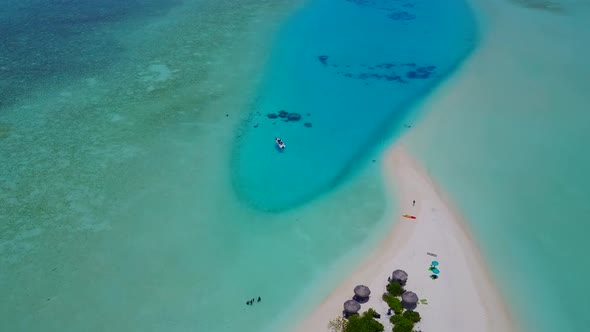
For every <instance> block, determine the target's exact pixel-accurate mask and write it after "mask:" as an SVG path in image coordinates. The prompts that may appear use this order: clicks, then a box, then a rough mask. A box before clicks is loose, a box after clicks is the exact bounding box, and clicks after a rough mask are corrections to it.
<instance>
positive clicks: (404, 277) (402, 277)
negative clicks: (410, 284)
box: [391, 270, 408, 286]
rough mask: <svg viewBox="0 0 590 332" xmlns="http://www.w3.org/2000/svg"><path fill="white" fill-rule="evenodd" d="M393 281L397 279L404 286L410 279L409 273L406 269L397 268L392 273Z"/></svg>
mask: <svg viewBox="0 0 590 332" xmlns="http://www.w3.org/2000/svg"><path fill="white" fill-rule="evenodd" d="M391 281H397V282H398V283H399V284H400V285H402V286H404V285H405V284H406V282H407V281H408V274H407V273H406V271H404V270H395V271H393V273H392V274H391Z"/></svg>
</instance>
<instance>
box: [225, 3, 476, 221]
mask: <svg viewBox="0 0 590 332" xmlns="http://www.w3.org/2000/svg"><path fill="white" fill-rule="evenodd" d="M474 25H475V23H474V21H473V19H472V16H471V13H470V12H469V8H468V7H467V6H466V5H465V4H464V3H463V2H461V1H446V2H444V3H443V2H434V3H432V2H427V1H360V0H358V1H328V0H317V1H312V2H310V4H309V5H308V6H307V7H306V8H305V9H304V10H302V11H301V12H299V13H298V14H297V15H295V16H294V17H293V18H291V20H290V21H289V22H288V23H287V24H286V26H285V27H284V28H283V30H282V31H281V33H280V34H279V36H278V37H277V41H276V43H275V45H274V47H273V50H272V53H271V54H272V57H271V61H270V63H269V65H268V66H267V68H266V71H265V77H264V83H263V86H262V87H261V88H260V90H259V92H258V94H257V96H256V99H255V100H254V101H253V102H252V106H251V108H252V110H251V112H252V113H251V116H250V118H249V119H248V120H247V122H246V123H245V124H244V134H243V135H242V136H241V137H240V138H239V139H238V142H237V144H236V146H235V150H236V152H235V154H236V157H235V159H236V163H235V179H234V183H235V187H236V189H237V191H238V192H239V194H240V196H241V197H242V198H243V199H245V200H246V201H247V202H248V203H249V204H253V205H255V206H257V207H259V208H262V209H268V210H280V209H286V208H290V207H293V206H295V205H297V204H301V203H304V202H305V201H306V200H309V199H311V198H313V197H314V196H316V195H318V194H319V193H321V192H324V191H326V190H328V189H330V188H331V187H333V186H334V185H336V184H337V183H338V182H339V181H340V180H341V179H342V178H343V176H344V175H345V174H347V172H349V171H351V170H352V169H354V168H355V167H356V166H358V165H359V163H362V161H363V160H364V158H363V157H364V155H365V153H366V152H367V151H368V150H370V149H371V147H372V146H374V144H376V143H377V142H378V140H379V138H380V137H381V134H383V133H384V132H386V131H387V130H388V129H390V127H389V126H390V125H392V124H395V125H398V126H399V124H400V123H399V121H402V120H403V116H404V112H405V110H406V109H407V107H406V106H407V103H409V102H411V101H412V100H413V99H414V98H418V97H419V96H420V95H421V94H424V93H426V92H427V91H428V88H429V87H432V86H433V85H434V84H435V83H436V82H438V81H440V80H441V79H442V78H443V77H444V76H445V75H446V74H448V73H449V71H450V70H451V69H452V68H454V66H456V65H457V63H459V62H460V61H461V59H462V58H463V57H464V56H465V55H466V54H467V53H468V52H469V51H470V50H471V48H472V47H473V46H474V43H475V38H476V36H475V26H474ZM280 110H285V112H289V113H291V112H294V113H298V114H300V115H301V117H302V118H301V120H299V121H288V122H286V121H285V118H280V117H279V118H276V119H270V118H268V116H267V114H269V113H274V114H276V113H278V112H279V111H280ZM304 123H310V124H311V127H306V126H305V125H304ZM275 137H280V138H282V139H283V140H284V141H285V143H286V145H287V148H286V149H285V150H284V151H282V152H281V151H278V150H276V149H275V148H274V147H275V142H274V138H275Z"/></svg>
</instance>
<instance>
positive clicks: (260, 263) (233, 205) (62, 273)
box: [0, 0, 474, 331]
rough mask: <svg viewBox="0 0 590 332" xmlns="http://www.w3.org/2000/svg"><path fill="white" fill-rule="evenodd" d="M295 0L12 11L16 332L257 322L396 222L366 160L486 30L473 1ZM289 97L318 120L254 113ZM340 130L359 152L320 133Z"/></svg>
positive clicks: (9, 67) (11, 297)
mask: <svg viewBox="0 0 590 332" xmlns="http://www.w3.org/2000/svg"><path fill="white" fill-rule="evenodd" d="M404 4H413V5H414V7H411V6H410V7H403V8H407V10H406V9H404V11H406V12H408V13H410V12H411V13H413V14H412V15H415V17H413V19H409V18H412V16H408V15H402V14H400V13H399V11H397V8H399V7H400V6H403V5H404ZM298 5H299V4H298V3H296V2H294V1H291V0H283V1H278V0H277V1H272V2H268V1H260V0H242V1H240V2H239V5H238V4H237V3H236V2H235V1H233V0H231V1H230V0H228V1H221V0H215V1H182V2H169V1H149V0H145V1H132V2H115V1H112V2H108V3H104V2H101V3H100V4H97V3H92V2H89V1H63V2H55V1H51V2H49V1H24V2H23V1H19V2H17V1H12V2H7V3H5V5H3V7H2V12H0V24H1V27H2V31H3V32H4V31H10V33H6V34H4V33H3V34H2V35H1V36H0V38H1V39H0V42H1V44H2V47H0V70H1V72H2V75H1V76H0V96H1V97H2V98H1V99H0V100H1V103H2V104H0V160H1V162H2V167H0V298H2V299H8V300H5V301H0V321H2V327H3V328H5V329H6V330H9V331H81V330H84V331H104V330H109V331H119V330H120V331H130V330H137V331H161V330H166V331H194V330H197V331H229V330H237V329H240V330H242V331H260V330H264V329H268V328H270V326H271V325H272V324H274V321H275V320H276V319H278V318H280V317H286V319H289V318H293V317H294V316H295V314H293V312H292V311H290V310H292V308H293V306H294V305H295V304H296V303H303V304H305V305H309V304H313V303H317V301H318V300H319V299H320V296H321V295H322V294H325V293H326V292H329V289H328V288H322V290H321V291H319V292H316V293H313V294H311V293H308V292H307V290H309V289H317V287H318V285H330V284H331V282H332V281H334V280H335V279H327V278H328V275H330V276H331V277H334V274H335V273H336V272H335V270H332V269H336V270H337V268H338V267H342V266H341V265H338V264H337V263H335V262H342V261H343V260H346V259H350V257H353V256H351V255H352V254H351V252H354V251H355V249H358V248H367V247H368V246H369V245H370V242H369V241H370V240H371V239H372V238H374V237H375V236H376V234H378V230H379V229H381V227H382V226H383V223H382V222H380V221H381V217H382V216H383V215H384V213H385V211H386V210H387V204H386V202H385V198H384V193H383V188H382V187H381V179H380V176H379V172H378V171H379V165H378V163H375V164H373V163H370V162H367V161H369V160H370V157H369V158H367V157H368V156H369V155H370V153H369V152H368V151H370V149H371V148H372V147H374V146H375V144H378V143H379V139H378V137H380V136H382V135H385V134H387V132H386V131H387V128H390V127H396V126H402V124H401V123H397V119H399V118H402V117H403V115H404V111H403V105H405V104H406V103H408V102H412V101H415V100H418V98H420V97H421V93H423V92H426V91H427V90H428V89H429V88H430V87H432V86H433V84H435V83H436V82H438V80H440V79H441V78H442V77H444V75H445V74H446V73H447V72H448V71H449V69H450V68H453V66H454V65H456V64H457V63H458V62H459V61H460V60H461V58H462V57H464V56H466V54H467V52H468V51H469V50H470V48H471V47H472V46H473V43H474V38H473V32H474V31H473V30H472V29H473V26H472V24H473V22H472V18H471V16H470V14H469V12H468V10H467V8H466V7H465V6H464V4H463V3H462V2H459V1H453V2H450V3H446V4H445V5H444V6H443V5H438V4H435V5H432V4H430V5H427V2H424V1H415V2H399V1H381V2H348V1H341V2H328V1H323V0H317V1H310V2H309V3H308V4H307V5H306V6H305V7H303V9H302V10H301V11H296V9H297V8H298ZM293 13H294V14H293ZM335 13H337V15H335ZM396 13H397V14H396ZM392 14H394V15H393V18H396V19H395V20H393V19H390V18H388V15H392ZM443 14H444V15H443ZM353 23H354V24H353ZM466 28H467V30H465V29H466ZM340 30H342V31H345V32H346V33H340V32H339V31H340ZM316 36H317V38H316ZM322 36H323V37H322ZM320 37H321V38H320ZM451 46H453V47H451ZM363 47H365V48H367V51H363V49H362V48H363ZM431 47H433V48H431ZM414 48H415V49H416V51H415V52H414V51H411V50H412V49H414ZM432 49H436V50H437V51H436V52H433V51H432ZM269 54H270V56H269ZM321 55H327V56H329V58H328V59H327V61H326V65H325V66H324V65H323V64H322V62H320V61H319V60H320V59H319V58H318V56H321ZM411 62H413V63H416V64H417V65H419V66H430V65H432V66H436V69H435V70H434V71H433V72H432V75H431V76H430V77H429V78H427V79H412V80H410V79H408V82H407V83H402V82H398V81H387V80H386V79H385V80H384V79H381V80H379V79H373V78H376V77H374V76H371V77H372V78H370V79H365V80H363V79H358V78H352V77H347V74H350V76H354V77H357V76H358V75H361V74H365V73H370V72H371V70H373V71H374V72H378V73H379V75H385V74H387V75H393V74H392V72H388V71H387V70H385V69H383V67H381V68H380V69H379V70H376V69H369V68H368V67H366V66H370V65H373V66H375V67H376V66H377V65H379V64H388V65H391V66H394V67H395V68H396V69H395V72H396V73H398V72H399V76H400V77H403V76H404V75H406V74H407V72H408V71H409V69H408V70H406V69H405V68H406V67H405V66H402V65H401V64H403V63H411ZM363 64H365V65H366V66H362V65H363ZM333 65H338V67H334V66H333ZM347 65H348V66H350V67H346V66H347ZM342 67H344V68H348V69H347V72H340V73H339V70H340V69H341V68H342ZM402 67H403V68H404V69H399V68H402ZM410 67H411V66H407V68H410ZM339 68H340V69H339ZM376 68H379V67H376ZM392 68H393V67H390V68H388V70H389V69H392ZM348 70H350V71H349V72H348ZM406 78H407V77H406ZM404 80H406V79H404ZM365 83H366V84H368V85H365ZM282 108H284V109H286V110H289V111H292V110H297V111H298V112H299V113H301V114H302V116H303V119H302V120H301V121H299V122H289V123H283V122H281V123H277V124H276V125H274V126H275V127H271V126H273V125H272V124H271V123H270V122H269V121H268V119H267V118H264V117H263V116H258V115H257V114H256V112H260V113H261V114H262V115H264V114H265V113H267V112H276V111H278V110H280V109H282ZM307 109H309V111H306V110H307ZM338 112H340V113H339V114H340V115H341V116H340V117H335V114H336V113H338ZM307 113H310V114H311V115H310V116H309V117H307V116H306V115H305V114H307ZM336 115H337V114H336ZM361 115H362V116H361ZM308 121H309V122H311V123H312V127H311V128H307V127H304V126H303V123H304V122H308ZM256 123H259V126H258V127H257V128H253V126H254V125H256ZM357 124H358V125H357ZM271 128H280V130H274V129H271ZM402 128H403V126H402ZM342 133H346V134H342ZM275 136H281V137H283V138H284V139H285V141H286V143H287V149H288V150H287V151H285V153H283V154H279V153H278V152H277V151H276V150H274V147H273V138H274V137H275ZM332 136H338V138H339V139H340V140H345V141H346V142H347V144H348V145H342V144H341V145H333V146H331V147H330V148H329V149H326V146H325V145H319V144H317V142H318V141H321V140H325V139H326V137H332ZM248 152H250V153H248ZM359 157H361V158H360V160H356V159H358V158H359ZM279 158H283V159H279ZM261 161H264V162H265V163H264V164H261ZM313 167H316V169H315V171H317V173H314V169H313ZM277 169H281V170H282V171H283V172H284V174H289V173H290V174H293V176H292V177H285V176H276V174H277V172H276V170H277ZM265 170H266V171H272V172H268V173H263V171H265ZM349 170H355V172H348V171H349ZM351 175H354V176H351ZM253 179H254V180H253ZM303 180H305V182H306V183H304V181H303ZM254 181H259V182H260V186H259V185H258V184H255V183H253V182H254ZM298 181H299V182H298ZM336 184H338V185H337V186H336ZM285 187H288V189H289V190H287V191H286V192H285V190H283V191H281V192H280V193H279V192H278V189H281V188H283V189H284V188H285ZM264 191H266V193H264ZM320 193H325V194H326V193H329V195H328V194H326V195H323V196H321V195H320V196H321V198H320V199H313V200H312V199H311V198H315V197H318V194H320ZM305 202H306V204H303V203H305ZM296 205H298V206H296ZM287 209H288V211H287ZM268 210H272V212H268ZM277 211H281V213H276V212H277ZM335 225H337V227H335ZM361 254H362V252H356V253H355V254H354V255H356V256H354V257H359V255H361ZM258 295H260V296H262V297H263V302H262V303H261V304H260V305H257V306H255V307H247V306H246V305H245V301H246V300H247V299H249V298H251V297H254V296H258ZM298 312H300V311H298Z"/></svg>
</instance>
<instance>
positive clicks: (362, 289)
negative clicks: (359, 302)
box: [354, 285, 371, 299]
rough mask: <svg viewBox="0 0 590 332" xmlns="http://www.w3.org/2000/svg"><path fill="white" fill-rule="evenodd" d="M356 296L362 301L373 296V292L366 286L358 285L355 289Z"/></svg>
mask: <svg viewBox="0 0 590 332" xmlns="http://www.w3.org/2000/svg"><path fill="white" fill-rule="evenodd" d="M354 295H355V296H357V297H359V298H361V299H366V298H368V297H369V296H370V295H371V290H370V289H369V287H367V286H365V285H358V286H356V287H355V288H354Z"/></svg>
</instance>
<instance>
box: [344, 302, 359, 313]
mask: <svg viewBox="0 0 590 332" xmlns="http://www.w3.org/2000/svg"><path fill="white" fill-rule="evenodd" d="M359 310H361V305H360V304H359V303H358V302H357V301H355V300H348V301H346V302H344V313H345V314H346V315H350V314H356V313H357V312H359Z"/></svg>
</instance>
